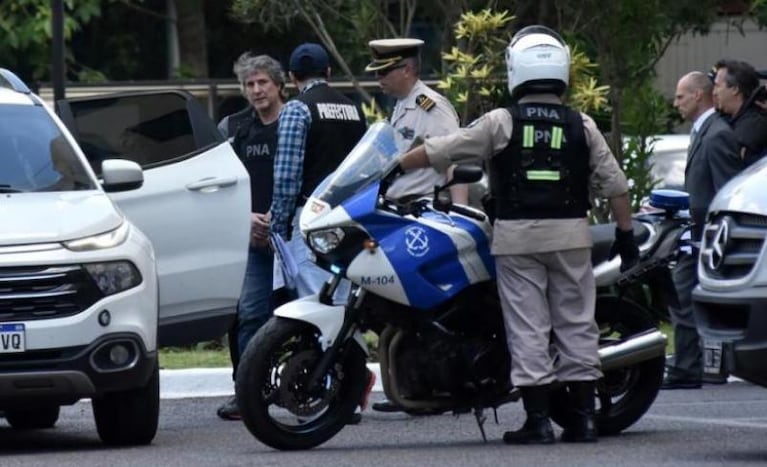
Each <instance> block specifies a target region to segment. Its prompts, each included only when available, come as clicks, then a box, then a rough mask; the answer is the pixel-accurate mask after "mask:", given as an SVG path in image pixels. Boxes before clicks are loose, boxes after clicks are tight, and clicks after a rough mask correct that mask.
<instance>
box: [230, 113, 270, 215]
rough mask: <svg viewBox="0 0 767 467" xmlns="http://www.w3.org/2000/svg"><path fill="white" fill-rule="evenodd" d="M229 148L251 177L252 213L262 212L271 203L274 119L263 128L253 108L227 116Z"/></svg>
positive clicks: (266, 209) (267, 208)
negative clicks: (231, 137)
mask: <svg viewBox="0 0 767 467" xmlns="http://www.w3.org/2000/svg"><path fill="white" fill-rule="evenodd" d="M227 130H228V133H229V135H230V136H233V137H234V140H233V141H232V147H234V152H236V153H237V155H238V156H239V158H240V160H241V161H242V163H243V165H244V166H245V168H246V169H247V171H248V174H249V175H250V202H251V212H258V213H265V212H267V211H268V210H269V208H270V207H271V204H272V185H273V184H274V155H275V154H276V153H277V120H275V121H274V122H272V123H270V124H269V125H264V124H263V123H261V120H260V119H259V118H258V115H257V114H256V111H255V110H254V109H252V108H249V109H245V110H244V111H242V112H238V113H236V114H234V115H232V116H230V117H229V126H228V129H227Z"/></svg>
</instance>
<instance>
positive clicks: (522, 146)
mask: <svg viewBox="0 0 767 467" xmlns="http://www.w3.org/2000/svg"><path fill="white" fill-rule="evenodd" d="M506 65H507V67H508V84H509V91H510V92H511V96H512V100H513V102H514V103H513V105H512V106H511V107H510V108H508V109H496V110H493V111H491V112H489V113H487V114H485V115H484V116H482V117H481V118H480V119H478V120H477V121H476V122H474V123H473V124H472V125H470V126H469V127H467V128H462V129H461V130H459V131H457V132H455V133H454V134H451V135H448V136H444V137H435V138H430V139H428V140H426V142H425V144H424V145H422V146H419V147H417V148H414V149H412V150H411V151H409V152H407V153H405V154H404V155H403V156H402V158H401V160H400V166H401V168H402V169H403V170H404V171H405V172H407V171H408V170H411V169H413V168H418V167H426V166H431V167H434V168H436V169H437V170H442V171H444V170H445V168H446V167H448V166H450V165H451V164H455V163H463V162H472V161H477V160H483V159H489V160H490V181H491V182H490V189H491V194H492V196H493V197H494V199H495V208H494V211H495V212H494V213H493V214H494V215H495V223H494V226H493V244H492V253H493V255H494V256H495V262H496V263H495V264H496V270H497V277H498V293H499V295H500V298H501V304H502V308H503V314H504V321H505V324H506V335H507V339H508V345H509V352H510V353H511V365H512V369H511V380H512V383H513V384H514V385H515V386H516V387H519V388H520V389H521V392H522V399H523V403H524V407H525V411H526V412H527V419H526V421H525V423H524V425H523V426H522V427H521V428H520V429H519V430H516V431H508V432H506V433H505V434H504V435H503V440H504V441H505V442H506V443H509V444H548V443H553V442H554V441H555V440H554V435H553V432H552V428H551V422H550V420H549V388H550V387H551V384H552V383H554V382H561V383H564V384H565V386H566V388H567V391H568V397H569V399H570V400H569V402H570V407H571V410H572V412H571V422H570V424H569V425H568V426H567V427H565V430H564V432H563V433H562V441H566V442H593V441H596V440H597V432H596V428H595V426H594V421H595V420H594V417H595V414H594V395H595V389H594V383H595V381H596V380H597V379H598V378H600V376H601V371H600V367H599V355H598V338H599V333H598V329H597V325H596V323H595V321H594V306H595V300H596V297H595V292H596V287H595V284H594V275H593V272H592V270H591V246H592V240H591V234H590V230H589V223H588V220H587V214H588V210H589V208H590V205H589V199H590V196H589V195H590V194H594V195H597V196H601V197H605V198H608V199H609V203H610V207H611V210H612V213H613V216H614V218H615V220H616V223H617V226H616V231H615V236H616V241H615V243H614V244H613V250H612V254H613V255H615V254H619V255H620V257H621V261H622V269H624V270H625V269H626V268H628V267H630V266H632V265H633V264H635V263H636V260H637V258H638V249H637V247H636V244H635V243H634V237H633V231H632V224H631V207H630V203H629V194H628V185H627V182H626V177H625V175H624V174H623V172H622V171H621V169H620V167H619V166H618V163H617V161H616V160H615V157H613V155H612V153H611V152H610V149H609V147H608V146H607V143H606V142H605V139H604V137H603V136H602V134H601V133H600V132H599V130H598V129H597V127H596V125H595V123H594V121H593V120H592V119H591V118H590V117H589V116H587V115H585V114H582V113H580V112H577V111H575V110H572V109H571V108H569V107H568V106H566V105H564V104H563V103H562V96H563V94H564V93H565V91H566V90H567V86H568V82H569V72H570V50H569V48H568V47H567V45H566V44H565V42H564V41H563V40H562V38H561V37H560V36H559V35H558V34H557V33H556V32H554V31H552V30H551V29H549V28H546V27H543V26H529V27H526V28H524V29H522V30H520V31H519V32H518V33H517V34H515V35H514V37H513V38H512V40H511V44H509V47H508V49H507V50H506ZM551 349H553V350H554V352H553V355H552V352H551Z"/></svg>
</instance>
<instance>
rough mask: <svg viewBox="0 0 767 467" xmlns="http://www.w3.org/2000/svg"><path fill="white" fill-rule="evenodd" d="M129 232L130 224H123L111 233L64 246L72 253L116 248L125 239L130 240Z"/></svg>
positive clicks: (70, 242) (78, 240) (81, 239)
mask: <svg viewBox="0 0 767 467" xmlns="http://www.w3.org/2000/svg"><path fill="white" fill-rule="evenodd" d="M128 232H130V224H128V223H127V222H123V223H122V224H120V226H119V227H117V228H116V229H114V230H110V231H109V232H106V233H102V234H98V235H93V236H91V237H85V238H78V239H77V240H71V241H68V242H63V244H64V246H65V247H66V248H67V249H69V250H72V251H92V250H103V249H105V248H114V247H116V246H117V245H121V244H122V243H123V242H125V239H127V238H128Z"/></svg>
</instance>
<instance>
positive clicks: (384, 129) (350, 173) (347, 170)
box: [312, 122, 409, 208]
mask: <svg viewBox="0 0 767 467" xmlns="http://www.w3.org/2000/svg"><path fill="white" fill-rule="evenodd" d="M408 148H409V143H408V142H407V141H406V140H405V138H403V137H402V135H401V134H400V133H399V132H398V131H397V130H395V129H394V127H393V126H391V125H390V124H389V123H387V122H378V123H375V124H373V125H372V126H371V127H370V128H368V131H367V132H366V133H365V134H364V135H363V136H362V139H360V141H359V143H357V145H356V146H355V147H354V149H352V151H351V152H350V153H349V155H348V156H346V159H344V161H343V162H341V165H339V166H338V168H337V169H336V171H335V172H333V173H332V174H331V175H330V176H328V178H326V179H325V180H324V181H323V182H322V183H321V184H320V185H319V186H318V187H317V188H316V189H315V190H314V193H312V197H313V198H317V199H320V200H322V201H324V202H326V203H327V204H329V205H330V207H331V208H334V207H336V206H338V205H339V204H341V203H342V202H344V201H345V200H347V199H349V198H351V197H352V196H354V195H355V194H356V193H358V192H360V191H361V190H363V189H365V188H367V187H369V186H370V185H371V184H373V183H378V182H379V181H381V179H382V178H383V177H384V176H386V174H388V173H389V172H390V171H391V170H392V169H393V168H394V166H395V165H397V163H398V160H397V156H399V155H400V154H401V153H403V152H405V151H406V150H407V149H408Z"/></svg>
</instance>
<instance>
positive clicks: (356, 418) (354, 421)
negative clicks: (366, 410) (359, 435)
mask: <svg viewBox="0 0 767 467" xmlns="http://www.w3.org/2000/svg"><path fill="white" fill-rule="evenodd" d="M361 421H362V414H361V413H359V412H354V413H353V414H352V416H351V417H349V420H347V421H346V424H347V425H359V424H360V422H361Z"/></svg>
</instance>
